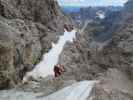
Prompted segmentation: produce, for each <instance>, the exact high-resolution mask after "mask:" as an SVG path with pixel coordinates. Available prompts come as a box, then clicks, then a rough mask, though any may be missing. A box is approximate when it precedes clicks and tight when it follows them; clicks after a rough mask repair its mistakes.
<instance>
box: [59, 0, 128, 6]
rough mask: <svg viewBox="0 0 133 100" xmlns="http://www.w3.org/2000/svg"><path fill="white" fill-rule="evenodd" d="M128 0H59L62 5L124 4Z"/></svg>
mask: <svg viewBox="0 0 133 100" xmlns="http://www.w3.org/2000/svg"><path fill="white" fill-rule="evenodd" d="M126 1H127V0H58V2H59V4H60V5H62V6H109V5H114V6H122V5H123V4H124V3H125V2H126Z"/></svg>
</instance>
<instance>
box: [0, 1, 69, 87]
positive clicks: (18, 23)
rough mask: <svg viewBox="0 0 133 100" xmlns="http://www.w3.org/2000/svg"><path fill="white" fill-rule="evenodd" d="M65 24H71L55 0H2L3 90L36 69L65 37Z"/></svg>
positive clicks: (0, 53)
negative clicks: (62, 35)
mask: <svg viewBox="0 0 133 100" xmlns="http://www.w3.org/2000/svg"><path fill="white" fill-rule="evenodd" d="M64 23H71V22H70V21H69V19H68V18H67V17H65V16H64V15H63V14H62V12H61V11H60V8H59V6H58V4H57V1H55V0H0V59H2V60H0V69H1V70H0V77H1V78H0V88H4V87H5V88H6V87H10V86H11V87H12V85H13V84H17V83H18V82H20V81H21V80H22V78H23V76H24V75H25V73H26V72H27V71H30V70H32V69H33V68H34V66H35V65H36V64H37V63H38V62H39V61H40V60H41V57H42V55H43V54H44V53H46V52H48V50H49V49H50V48H51V46H52V45H51V44H52V42H56V41H57V39H58V36H59V35H60V34H63V31H64V28H63V26H64ZM16 80H17V82H16Z"/></svg>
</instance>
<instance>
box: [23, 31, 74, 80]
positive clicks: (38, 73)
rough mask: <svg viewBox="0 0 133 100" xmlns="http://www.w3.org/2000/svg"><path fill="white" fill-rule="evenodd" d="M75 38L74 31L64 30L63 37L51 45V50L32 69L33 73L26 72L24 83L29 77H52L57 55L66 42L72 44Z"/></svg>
mask: <svg viewBox="0 0 133 100" xmlns="http://www.w3.org/2000/svg"><path fill="white" fill-rule="evenodd" d="M74 38H76V30H72V31H71V32H67V31H66V30H65V32H64V35H62V36H60V38H59V41H58V43H57V44H54V43H52V49H51V50H50V51H49V52H48V53H46V54H44V56H43V60H42V61H41V62H40V63H39V64H38V65H37V66H36V67H35V69H33V71H31V72H28V73H27V75H26V76H25V77H24V79H23V80H24V81H27V80H28V78H29V77H31V76H32V77H34V78H35V79H36V78H38V77H46V76H48V75H54V72H53V68H54V65H56V64H57V63H58V59H59V55H60V54H61V52H62V50H63V47H64V45H65V43H66V42H67V41H70V42H73V39H74Z"/></svg>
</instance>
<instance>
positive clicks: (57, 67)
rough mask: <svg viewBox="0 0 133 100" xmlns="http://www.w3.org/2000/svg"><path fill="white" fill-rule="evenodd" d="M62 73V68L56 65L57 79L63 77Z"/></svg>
mask: <svg viewBox="0 0 133 100" xmlns="http://www.w3.org/2000/svg"><path fill="white" fill-rule="evenodd" d="M61 72H62V70H61V68H60V66H59V65H55V66H54V73H55V77H59V76H60V75H61Z"/></svg>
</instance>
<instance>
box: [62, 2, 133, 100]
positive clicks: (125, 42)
mask: <svg viewBox="0 0 133 100" xmlns="http://www.w3.org/2000/svg"><path fill="white" fill-rule="evenodd" d="M132 4H133V1H132V0H129V2H128V3H126V5H125V7H124V10H123V11H122V20H121V22H122V24H121V26H120V27H119V28H118V29H117V30H116V31H115V32H114V33H113V37H112V39H111V40H110V41H108V42H106V43H104V44H102V43H101V44H100V43H99V45H98V44H96V45H94V44H93V46H94V47H93V48H91V47H90V44H91V42H92V41H93V39H91V34H92V33H93V32H94V31H95V30H93V28H94V27H91V26H88V29H86V31H85V32H84V33H82V34H80V35H79V36H78V39H77V41H75V43H74V44H69V43H68V44H67V45H66V47H65V49H64V52H63V53H62V54H61V56H60V64H62V65H64V66H65V68H66V69H67V72H66V73H65V74H64V78H69V79H76V80H77V81H81V80H85V79H87V80H88V79H92V80H99V83H98V84H96V86H95V88H94V89H93V91H92V94H91V96H90V98H91V100H132V99H133V78H132V77H133V64H132V60H133V52H132V51H133V49H132V48H133V45H132V40H133V37H132V33H133V31H132V29H133V21H132V19H133V15H132V13H133V12H132V11H133V10H132V9H133V6H132ZM90 98H89V99H88V100H90Z"/></svg>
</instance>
